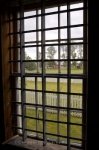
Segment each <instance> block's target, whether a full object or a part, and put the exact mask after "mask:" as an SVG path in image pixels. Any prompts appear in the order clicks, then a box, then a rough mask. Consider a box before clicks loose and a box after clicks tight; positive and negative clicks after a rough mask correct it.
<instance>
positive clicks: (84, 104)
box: [82, 0, 88, 150]
mask: <svg viewBox="0 0 99 150" xmlns="http://www.w3.org/2000/svg"><path fill="white" fill-rule="evenodd" d="M87 19H88V18H87V0H84V10H83V21H84V27H83V39H84V43H87V42H88V39H87V31H88V30H87V21H88V20H87ZM87 57H88V48H87V44H84V45H83V58H84V59H86V60H88V58H87ZM87 63H88V61H84V62H83V74H84V75H86V78H85V79H83V94H84V95H83V98H82V108H83V109H84V112H83V115H82V123H83V124H85V126H82V139H83V142H82V147H83V149H84V150H86V139H87V135H86V133H87V131H86V130H87V128H86V122H87V120H86V116H87V114H86V113H87V110H86V109H87V92H88V87H87V85H88V83H87V82H88V68H87V67H88V64H87Z"/></svg>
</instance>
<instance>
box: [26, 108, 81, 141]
mask: <svg viewBox="0 0 99 150" xmlns="http://www.w3.org/2000/svg"><path fill="white" fill-rule="evenodd" d="M37 114H38V116H39V118H41V119H42V118H43V115H42V111H40V110H38V113H37ZM27 116H29V117H36V111H35V110H33V109H29V108H28V109H27ZM46 119H49V120H57V114H56V113H51V112H46ZM59 121H64V122H65V121H67V115H66V114H65V115H63V114H60V115H59ZM70 121H71V122H72V123H82V118H79V117H73V116H71V117H70ZM36 123H37V125H38V129H37V130H38V131H43V122H42V121H41V120H39V121H36V120H33V119H29V118H27V128H28V129H32V130H36ZM59 131H60V135H63V136H66V135H67V125H66V124H62V123H60V124H59ZM46 132H47V133H52V134H57V123H53V122H47V121H46ZM81 133H82V127H81V126H77V125H70V136H71V137H75V138H81ZM38 135H40V134H38ZM47 137H49V138H52V136H51V135H48V136H47ZM53 138H54V139H57V137H55V136H53ZM61 140H65V138H64V139H63V138H61ZM72 141H74V140H72ZM76 142H78V143H79V141H76Z"/></svg>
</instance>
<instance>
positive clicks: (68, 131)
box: [67, 1, 71, 150]
mask: <svg viewBox="0 0 99 150" xmlns="http://www.w3.org/2000/svg"><path fill="white" fill-rule="evenodd" d="M69 10H70V3H69V1H68V3H67V44H68V45H67V59H68V61H67V75H68V79H67V93H70V92H71V79H70V74H71V62H70V49H71V46H70V42H71V41H70V39H71V32H70V11H69ZM70 100H71V96H70V94H67V108H70ZM67 150H70V109H67Z"/></svg>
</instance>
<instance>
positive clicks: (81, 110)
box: [12, 101, 84, 112]
mask: <svg viewBox="0 0 99 150" xmlns="http://www.w3.org/2000/svg"><path fill="white" fill-rule="evenodd" d="M12 103H14V104H16V105H17V104H20V105H21V104H22V103H21V102H15V101H13V102H12ZM24 105H26V106H33V107H39V108H43V105H41V104H32V103H24ZM45 108H51V109H52V108H53V109H60V110H65V111H67V110H71V111H80V112H83V111H84V108H83V109H78V108H70V107H69V108H68V107H61V106H60V107H57V106H52V105H45Z"/></svg>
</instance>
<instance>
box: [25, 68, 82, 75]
mask: <svg viewBox="0 0 99 150" xmlns="http://www.w3.org/2000/svg"><path fill="white" fill-rule="evenodd" d="M25 72H26V73H37V70H32V71H29V70H25ZM39 73H41V69H39ZM45 73H55V74H56V73H58V69H53V68H50V69H45ZM66 73H67V68H60V74H66ZM71 73H72V74H82V73H83V69H77V68H72V69H71Z"/></svg>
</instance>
